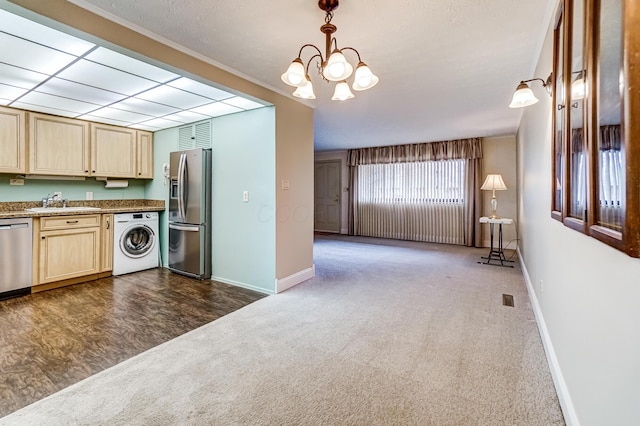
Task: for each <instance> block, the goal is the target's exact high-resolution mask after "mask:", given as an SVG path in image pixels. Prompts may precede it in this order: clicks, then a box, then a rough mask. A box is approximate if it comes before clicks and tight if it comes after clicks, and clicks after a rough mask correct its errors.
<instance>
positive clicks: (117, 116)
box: [91, 107, 152, 123]
mask: <svg viewBox="0 0 640 426" xmlns="http://www.w3.org/2000/svg"><path fill="white" fill-rule="evenodd" d="M91 115H95V116H96V117H103V118H111V119H113V120H120V121H126V122H128V123H137V122H139V121H145V120H148V119H150V118H152V116H150V115H148V114H147V115H145V114H138V113H137V112H131V111H123V110H121V109H117V108H111V107H104V108H100V109H98V110H96V111H92V112H91Z"/></svg>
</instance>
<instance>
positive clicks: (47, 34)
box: [0, 9, 95, 56]
mask: <svg viewBox="0 0 640 426" xmlns="http://www.w3.org/2000/svg"><path fill="white" fill-rule="evenodd" d="M0 22H2V31H4V32H7V33H9V34H14V35H16V36H18V37H20V38H24V39H27V40H31V41H34V42H35V43H38V44H43V45H45V46H49V47H52V48H54V49H56V50H60V51H62V52H66V53H70V54H72V55H74V56H80V55H83V54H84V53H86V52H88V51H89V50H91V49H92V48H93V47H94V46H95V44H93V43H89V42H88V41H85V40H81V39H79V38H76V37H73V36H71V35H69V34H65V33H63V32H60V31H58V30H54V29H53V28H49V27H47V26H44V25H41V24H38V23H37V22H33V21H30V20H28V19H25V18H23V17H21V16H18V15H14V14H13V13H10V12H7V11H6V10H2V9H0ZM3 50H4V49H3Z"/></svg>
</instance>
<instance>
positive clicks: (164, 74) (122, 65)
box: [85, 47, 180, 83]
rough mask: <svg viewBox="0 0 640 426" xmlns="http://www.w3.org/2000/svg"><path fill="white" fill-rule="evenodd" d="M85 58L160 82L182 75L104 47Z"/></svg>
mask: <svg viewBox="0 0 640 426" xmlns="http://www.w3.org/2000/svg"><path fill="white" fill-rule="evenodd" d="M85 59H89V60H91V61H94V62H98V63H100V64H103V65H107V66H109V67H111V68H116V69H119V70H122V71H126V72H128V73H131V74H135V75H138V76H143V77H145V78H148V79H149V80H153V81H157V82H158V83H166V82H167V81H170V80H174V79H176V78H178V77H180V76H179V75H178V74H174V73H172V72H170V71H166V70H163V69H162V68H158V67H156V66H154V65H151V64H147V63H145V62H142V61H139V60H137V59H133V58H130V57H128V56H125V55H122V54H120V53H118V52H114V51H113V50H109V49H107V48H104V47H99V48H97V49H96V50H94V51H93V52H91V53H89V54H88V55H87V56H85Z"/></svg>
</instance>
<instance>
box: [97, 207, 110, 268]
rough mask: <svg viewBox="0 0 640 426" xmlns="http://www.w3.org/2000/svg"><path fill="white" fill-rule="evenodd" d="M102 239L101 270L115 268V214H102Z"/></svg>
mask: <svg viewBox="0 0 640 426" xmlns="http://www.w3.org/2000/svg"><path fill="white" fill-rule="evenodd" d="M101 238H102V240H101V241H100V245H101V248H100V272H106V271H111V270H113V215H112V214H103V215H102V235H101Z"/></svg>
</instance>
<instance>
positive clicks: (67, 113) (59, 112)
mask: <svg viewBox="0 0 640 426" xmlns="http://www.w3.org/2000/svg"><path fill="white" fill-rule="evenodd" d="M11 106H12V107H13V108H20V109H26V110H28V111H37V112H44V113H47V114H53V115H59V116H62V117H77V116H78V114H76V113H75V112H71V111H65V110H62V109H56V108H49V107H46V106H43V105H33V104H28V103H25V102H14V103H12V104H11Z"/></svg>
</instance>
